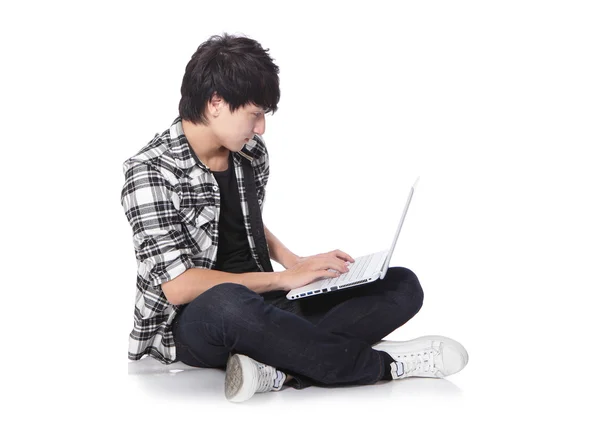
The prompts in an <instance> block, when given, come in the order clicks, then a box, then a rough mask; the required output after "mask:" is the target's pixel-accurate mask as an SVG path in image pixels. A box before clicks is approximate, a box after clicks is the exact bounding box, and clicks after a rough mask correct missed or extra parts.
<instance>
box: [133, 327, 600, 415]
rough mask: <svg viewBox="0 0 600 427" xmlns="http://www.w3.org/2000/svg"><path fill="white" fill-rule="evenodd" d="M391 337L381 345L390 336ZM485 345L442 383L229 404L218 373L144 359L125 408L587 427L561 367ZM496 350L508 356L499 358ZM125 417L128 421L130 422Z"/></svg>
mask: <svg viewBox="0 0 600 427" xmlns="http://www.w3.org/2000/svg"><path fill="white" fill-rule="evenodd" d="M395 334H396V333H394V334H392V335H390V336H389V337H388V338H394V337H396V336H398V335H395ZM403 339H406V338H403ZM492 341H493V340H492ZM492 341H489V340H482V341H481V342H480V343H479V344H477V343H473V346H471V349H470V359H471V360H470V363H469V365H468V366H467V367H466V368H465V369H464V370H463V371H462V372H460V373H458V374H456V375H454V376H452V377H449V378H447V379H425V378H411V379H406V380H401V381H392V382H381V383H379V384H376V385H372V386H355V387H342V388H335V389H326V388H319V387H311V388H308V389H304V390H295V389H292V388H286V389H284V390H282V391H281V392H271V393H263V394H258V395H255V396H254V397H253V398H252V399H250V400H249V401H247V402H244V403H241V404H232V403H229V402H227V401H226V399H225V397H224V394H223V384H224V373H223V372H222V371H219V370H214V369H196V368H190V367H187V366H185V365H183V364H181V363H177V364H173V365H170V366H169V367H165V366H162V365H161V364H160V363H158V362H156V361H154V360H152V359H148V358H146V359H144V360H142V361H139V362H133V363H129V365H128V370H129V372H128V376H127V381H126V389H127V390H129V392H128V393H127V394H128V398H129V399H131V400H130V404H131V405H132V406H139V407H142V408H164V411H165V412H163V410H158V411H156V412H155V416H156V417H157V418H156V420H157V421H158V420H163V419H164V420H165V422H168V420H181V421H184V422H185V420H188V421H190V422H193V420H197V423H198V425H202V424H203V421H204V420H205V419H206V420H211V421H213V420H218V419H220V418H222V419H223V420H229V421H232V422H236V424H237V423H240V424H237V425H271V424H272V423H273V422H274V421H276V422H277V423H285V424H292V425H299V426H300V425H324V422H325V420H326V421H328V423H329V424H333V425H334V426H337V425H342V424H343V425H365V424H366V423H373V422H377V423H379V422H385V423H386V424H391V425H398V426H400V425H408V423H411V425H418V426H428V425H440V424H441V425H448V424H450V425H473V426H475V425H477V426H478V425H486V426H487V425H499V426H500V425H502V426H503V425H507V424H508V423H511V424H515V425H542V424H544V423H547V422H548V423H549V422H553V423H558V424H553V425H561V424H563V423H567V422H569V423H570V422H575V421H578V420H579V421H582V422H583V424H584V425H590V422H591V418H590V416H589V413H590V408H591V402H592V400H593V398H592V395H591V394H589V393H588V392H585V393H582V391H581V388H580V387H579V386H576V385H574V384H573V380H575V381H577V379H578V377H577V375H576V374H575V372H573V371H572V370H571V369H570V368H569V367H568V365H569V363H568V362H567V361H566V360H561V361H558V360H557V362H556V363H550V366H552V365H555V366H556V368H557V371H556V372H555V373H552V372H547V371H546V369H547V363H548V361H544V360H541V359H540V358H541V357H543V353H540V352H539V351H537V350H534V349H533V348H529V349H526V348H523V349H522V351H512V350H514V349H509V348H506V347H505V348H504V349H501V348H497V349H494V348H486V346H487V345H488V343H490V342H492ZM517 342H518V340H517ZM515 344H516V343H515ZM496 350H498V351H496ZM502 350H505V351H506V350H508V351H507V352H506V354H505V355H502V354H500V351H502ZM494 351H495V354H492V353H491V352H494ZM502 359H504V360H505V363H504V364H503V365H499V364H498V363H497V360H502ZM571 362H573V361H571ZM579 379H581V378H579ZM586 402H587V403H586ZM586 413H587V414H586ZM129 417H130V419H131V420H132V421H133V420H135V418H136V415H135V414H129ZM242 423H243V424H242ZM413 423H414V424H413Z"/></svg>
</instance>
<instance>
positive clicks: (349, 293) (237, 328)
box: [173, 267, 423, 388]
mask: <svg viewBox="0 0 600 427" xmlns="http://www.w3.org/2000/svg"><path fill="white" fill-rule="evenodd" d="M286 294H287V292H286V291H275V292H267V293H264V294H260V295H259V294H257V293H255V292H253V291H251V290H250V289H248V288H246V287H245V286H242V285H239V284H235V283H222V284H220V285H217V286H214V287H212V288H210V289H209V290H207V291H206V292H204V293H202V294H201V295H199V296H198V297H197V298H196V299H195V300H193V301H192V302H190V303H189V304H187V305H186V306H184V307H183V308H182V310H181V311H180V313H179V314H178V315H177V316H176V317H175V320H174V322H173V334H174V337H175V344H176V347H177V350H176V352H177V360H178V361H181V362H183V363H185V364H186V365H191V366H196V367H202V368H220V369H224V368H225V365H226V363H227V358H228V356H229V354H230V353H241V354H245V355H247V356H249V357H251V358H253V359H254V360H256V361H258V362H262V363H266V364H267V365H271V366H274V367H276V368H277V369H279V370H281V371H283V372H284V373H286V374H291V375H293V376H294V377H295V378H296V379H295V381H292V382H290V383H289V385H291V386H292V387H294V388H304V387H307V386H309V385H320V386H331V385H354V384H356V385H357V384H374V383H376V382H377V381H379V380H381V379H382V376H383V374H384V369H385V368H384V359H383V357H382V354H381V353H380V352H378V351H376V350H373V349H372V348H371V346H372V345H373V344H374V343H376V342H377V341H379V340H381V339H382V338H383V337H385V336H386V335H388V334H389V333H391V332H392V331H394V330H395V329H397V328H398V327H400V326H402V325H403V324H404V323H406V322H407V321H408V320H410V319H411V318H412V317H413V316H414V315H415V314H416V313H417V312H418V311H419V310H420V308H421V306H422V304H423V290H422V288H421V285H420V284H419V280H418V279H417V277H416V276H415V274H414V273H413V272H412V271H410V270H408V269H406V268H402V267H391V268H390V269H388V272H387V274H386V277H385V278H384V279H383V280H377V281H375V282H372V283H369V284H367V285H364V286H358V287H354V288H350V289H346V290H342V291H337V292H332V293H329V294H324V295H319V296H316V297H310V298H306V299H300V300H293V301H289V300H288V299H287V298H286V297H285V295H286Z"/></svg>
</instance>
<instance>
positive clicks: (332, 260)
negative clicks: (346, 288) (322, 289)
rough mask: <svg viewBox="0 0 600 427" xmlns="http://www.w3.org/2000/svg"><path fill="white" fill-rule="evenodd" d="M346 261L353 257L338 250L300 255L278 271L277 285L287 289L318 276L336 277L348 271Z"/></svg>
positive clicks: (307, 282) (302, 284)
mask: <svg viewBox="0 0 600 427" xmlns="http://www.w3.org/2000/svg"><path fill="white" fill-rule="evenodd" d="M346 262H348V263H351V262H354V259H353V258H352V257H351V256H350V255H348V254H346V253H345V252H342V251H340V250H335V251H331V252H327V253H323V254H318V255H313V256H309V257H301V258H300V259H299V261H298V262H297V263H296V264H294V265H293V266H291V267H290V268H289V269H287V270H285V271H282V272H281V273H279V280H278V284H277V286H278V288H279V289H282V290H286V291H289V290H292V289H296V288H299V287H301V286H304V285H308V284H309V283H312V282H314V281H315V280H317V279H320V278H329V277H338V276H339V275H340V274H341V273H347V272H348V266H347V265H346Z"/></svg>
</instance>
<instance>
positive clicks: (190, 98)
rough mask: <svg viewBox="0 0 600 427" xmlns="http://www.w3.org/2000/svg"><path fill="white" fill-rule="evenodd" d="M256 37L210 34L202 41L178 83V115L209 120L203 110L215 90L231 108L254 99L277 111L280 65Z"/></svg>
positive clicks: (260, 105) (267, 110)
mask: <svg viewBox="0 0 600 427" xmlns="http://www.w3.org/2000/svg"><path fill="white" fill-rule="evenodd" d="M268 51H269V49H263V48H262V46H261V45H260V44H259V43H258V42H257V41H255V40H252V39H249V38H246V37H241V36H232V35H229V34H227V33H225V34H223V35H222V36H212V37H211V38H209V39H208V40H207V41H205V42H204V43H202V44H201V45H200V46H199V47H198V49H197V50H196V52H195V53H194V55H192V59H191V60H190V62H188V64H187V66H186V67H185V74H184V76H183V82H182V84H181V100H180V101H179V116H180V117H181V119H182V120H188V121H191V122H192V123H195V124H208V121H207V120H206V116H205V114H204V112H205V107H206V104H207V102H208V101H210V99H211V98H212V96H213V94H214V93H215V92H216V93H217V94H219V95H220V96H221V97H222V98H223V99H224V100H225V102H227V103H228V104H229V107H230V110H231V112H234V111H235V110H237V109H238V108H240V107H242V106H244V105H247V104H250V103H253V104H256V105H258V106H259V107H262V108H264V109H266V112H267V113H269V112H275V111H277V104H278V103H279V95H280V94H279V76H278V74H279V67H278V66H277V65H275V63H273V59H271V57H270V56H269V54H268V53H267V52H268Z"/></svg>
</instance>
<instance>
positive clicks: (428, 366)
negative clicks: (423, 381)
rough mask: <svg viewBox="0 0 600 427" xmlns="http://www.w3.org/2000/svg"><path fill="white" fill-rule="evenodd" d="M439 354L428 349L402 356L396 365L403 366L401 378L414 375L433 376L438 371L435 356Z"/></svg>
mask: <svg viewBox="0 0 600 427" xmlns="http://www.w3.org/2000/svg"><path fill="white" fill-rule="evenodd" d="M438 354H440V353H439V352H438V351H435V350H434V349H429V350H427V351H424V352H422V353H417V354H403V355H402V359H401V360H399V361H398V363H402V364H403V365H404V373H403V376H410V375H415V374H421V373H422V374H434V375H435V373H436V372H437V371H438V370H439V368H438V367H437V366H436V365H435V361H436V359H435V356H437V355H438Z"/></svg>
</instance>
